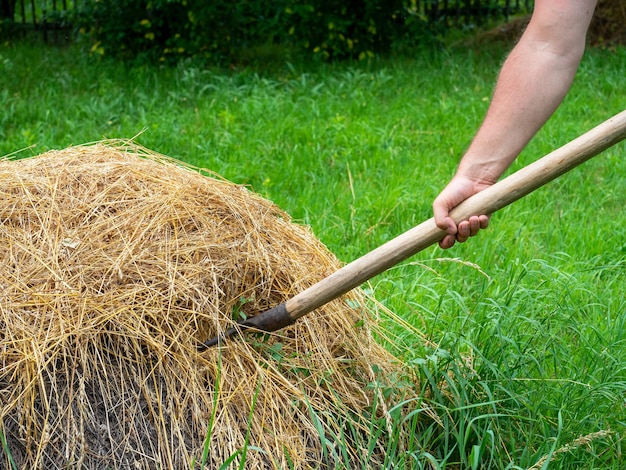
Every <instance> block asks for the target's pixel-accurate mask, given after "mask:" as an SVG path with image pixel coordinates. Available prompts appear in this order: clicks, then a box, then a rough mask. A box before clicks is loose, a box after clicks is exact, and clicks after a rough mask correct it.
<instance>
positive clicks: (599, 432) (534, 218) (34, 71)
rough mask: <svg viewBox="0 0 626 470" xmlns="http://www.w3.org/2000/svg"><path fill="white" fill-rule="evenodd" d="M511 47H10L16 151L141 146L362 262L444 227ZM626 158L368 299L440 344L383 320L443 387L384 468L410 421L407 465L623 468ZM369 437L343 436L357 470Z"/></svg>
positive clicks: (586, 108)
mask: <svg viewBox="0 0 626 470" xmlns="http://www.w3.org/2000/svg"><path fill="white" fill-rule="evenodd" d="M504 52H505V51H504V50H502V49H500V48H497V47H494V48H493V49H489V48H485V47H483V48H482V49H481V50H470V49H462V50H461V49H460V50H455V51H422V52H419V53H416V54H415V55H414V56H413V57H401V58H394V59H388V60H378V59H372V60H370V61H367V62H358V63H341V64H303V63H278V64H276V63H274V64H271V65H266V66H262V65H259V66H257V67H256V68H253V69H252V68H238V67H236V66H233V67H232V68H230V69H224V70H222V69H219V70H218V69H211V68H205V67H202V66H199V65H197V64H193V63H188V64H181V65H179V66H177V67H176V68H163V67H151V66H130V65H127V64H120V63H116V62H112V61H106V60H104V61H96V60H93V59H90V58H87V57H83V56H81V55H80V54H79V53H78V52H77V51H76V50H75V49H73V48H71V47H70V48H66V49H50V48H45V47H42V46H33V45H12V46H6V45H5V46H4V47H3V48H2V49H0V109H2V112H1V113H0V155H9V154H15V155H17V156H19V157H27V156H29V155H34V154H39V153H41V152H43V151H45V150H48V149H50V148H63V147H66V146H68V145H71V144H80V143H85V142H90V141H96V140H100V139H104V138H133V137H135V138H136V140H137V142H139V143H140V144H142V145H145V146H146V147H148V148H150V149H152V150H155V151H158V152H161V153H164V154H166V155H169V156H172V157H176V158H179V159H182V160H185V161H188V162H190V163H192V164H195V165H198V166H202V167H207V168H210V169H211V170H214V171H216V172H217V173H219V174H221V175H222V176H224V177H226V178H227V179H229V180H232V181H235V182H237V183H242V184H246V185H249V186H250V187H251V188H252V189H253V190H254V191H256V192H258V193H260V194H262V195H264V196H266V197H268V198H269V199H272V200H273V201H275V202H276V203H277V204H278V205H279V206H280V207H282V208H283V209H285V210H286V211H287V212H288V213H290V214H291V215H292V216H293V217H294V219H295V220H296V221H298V222H301V223H304V224H308V225H310V226H311V227H312V228H313V230H314V232H315V233H316V234H317V236H318V237H319V238H320V239H321V240H322V241H323V242H324V243H326V244H327V245H328V247H329V248H330V249H331V250H332V251H333V252H334V253H336V254H337V256H339V258H340V259H342V260H344V261H350V260H352V259H354V258H355V257H357V256H360V255H361V254H364V253H366V252H367V251H369V250H371V249H373V248H375V247H376V246H378V245H379V244H381V243H383V242H385V241H387V240H389V239H390V238H392V237H394V236H395V235H397V234H400V233H401V232H403V231H404V230H407V229H408V228H410V227H412V226H414V225H416V224H417V223H419V222H421V221H422V220H424V219H426V218H429V217H430V216H431V203H432V200H433V199H434V197H435V196H436V195H437V193H438V191H439V190H440V189H441V188H442V187H443V186H444V185H445V183H446V182H447V181H448V179H449V178H450V176H451V175H452V173H453V171H454V168H455V166H456V163H457V162H458V159H459V156H460V155H461V154H462V152H463V149H464V148H465V147H466V146H467V145H468V143H469V141H470V139H471V137H472V135H473V133H474V132H475V130H476V128H477V126H478V125H479V123H480V121H481V118H482V116H483V114H484V112H485V110H486V107H487V105H488V102H489V98H490V94H491V90H492V86H493V83H494V79H495V76H496V74H497V70H498V67H499V64H500V63H501V61H502V58H503V54H504ZM624 90H626V50H625V49H623V48H618V49H616V50H599V49H595V50H589V51H588V52H587V55H586V56H585V58H584V59H583V62H582V65H581V68H580V70H579V73H578V76H577V79H576V81H575V83H574V85H573V88H572V90H571V92H570V94H569V95H568V96H567V98H566V100H565V102H564V103H563V105H562V106H561V107H560V108H559V110H558V111H557V113H556V114H555V115H554V116H553V117H552V118H551V119H550V121H549V122H548V123H547V124H546V126H545V127H544V128H543V129H542V130H541V131H540V132H539V133H538V135H537V136H536V137H535V139H533V141H532V142H531V143H530V144H529V146H528V147H527V148H526V150H525V151H524V152H523V154H522V155H521V156H520V157H519V159H518V160H517V162H516V163H515V164H514V165H513V167H512V168H511V171H514V170H516V169H519V168H521V167H522V166H524V165H526V164H528V163H530V162H531V161H533V160H535V159H536V158H539V157H540V156H542V155H544V154H546V153H548V152H549V151H551V150H552V149H554V148H556V147H559V146H561V145H563V144H565V143H566V142H568V141H569V140H571V139H573V138H575V137H577V136H578V135H580V134H582V133H583V132H585V131H586V130H588V129H590V128H591V127H593V126H594V125H596V124H598V123H600V122H601V121H603V120H605V119H607V118H608V117H610V116H611V115H613V114H616V113H617V112H619V111H621V110H623V109H626V93H624ZM625 157H626V147H625V146H624V144H621V145H619V146H616V147H614V148H612V149H609V150H608V151H606V152H605V153H604V154H602V155H600V156H598V157H596V158H595V159H593V160H592V161H590V162H588V163H586V164H585V165H584V166H583V167H581V168H578V169H576V170H573V171H572V172H571V173H570V174H568V175H565V176H564V177H562V178H561V179H560V180H558V181H556V182H553V183H551V184H550V185H549V186H548V187H546V188H543V189H540V190H538V191H537V192H536V193H534V194H532V195H529V196H528V197H527V198H525V199H524V200H522V201H519V202H517V203H515V204H514V205H512V206H510V207H508V208H506V209H504V210H502V211H501V212H500V213H498V214H496V215H494V217H493V218H492V223H491V228H490V229H489V230H488V231H485V232H484V233H481V235H480V236H479V237H478V238H475V239H472V240H471V241H469V242H468V243H466V244H464V245H460V246H456V247H454V248H453V249H452V250H450V251H442V250H440V249H439V248H437V247H433V248H432V249H428V250H425V251H424V252H422V253H421V254H419V255H417V256H416V257H414V258H412V259H411V260H409V261H408V262H405V263H403V264H402V265H401V266H399V267H396V268H393V269H391V270H390V271H388V272H386V273H384V274H383V275H380V276H378V277H377V278H375V279H373V280H372V281H371V282H370V283H369V284H368V285H367V286H366V288H367V289H368V290H370V291H371V292H372V294H373V296H374V297H375V298H376V299H377V300H378V301H379V302H381V303H382V304H383V305H384V306H385V307H386V308H388V309H390V310H392V311H394V312H395V313H397V314H399V315H400V316H402V317H403V319H404V321H406V322H407V323H408V324H412V325H414V326H416V327H417V328H418V329H419V330H420V331H422V332H423V334H424V335H425V338H426V340H427V341H425V340H424V338H421V337H416V336H415V335H414V334H409V333H405V332H404V329H403V328H402V325H400V324H398V323H392V322H391V321H390V320H387V317H386V316H385V315H384V312H383V313H381V321H382V322H385V321H387V322H389V329H390V330H392V332H393V333H394V334H395V335H396V337H395V338H394V339H393V341H390V342H388V343H387V346H388V347H389V348H390V349H391V350H393V351H394V352H396V353H397V354H399V355H401V356H402V358H403V360H404V361H405V362H406V365H407V370H410V371H411V372H410V373H411V374H415V375H416V376H417V377H418V378H419V383H420V386H421V387H422V395H421V397H420V400H421V403H420V404H419V406H417V407H415V409H416V411H415V412H414V413H412V414H409V415H408V416H407V415H406V414H405V413H403V412H402V409H401V407H398V408H397V409H394V410H389V415H388V417H387V418H385V419H383V418H380V417H377V416H374V415H372V416H371V432H370V435H369V436H363V435H360V436H359V437H358V438H359V439H360V440H361V441H360V442H361V447H362V448H363V449H364V452H363V463H362V465H363V468H367V462H368V455H371V453H372V452H378V449H377V448H376V446H377V441H376V438H377V436H379V435H380V433H382V432H385V433H391V435H398V436H400V434H399V433H398V434H394V432H396V431H395V429H396V428H397V427H398V426H399V424H400V423H404V424H407V423H408V424H409V425H410V426H412V427H413V429H414V430H415V432H414V433H413V434H412V435H411V438H410V439H411V442H410V443H408V444H409V445H408V448H409V449H411V450H410V452H408V453H407V452H400V451H399V450H398V449H401V448H402V447H403V446H400V445H398V446H397V448H396V447H394V446H392V447H394V448H390V449H384V450H383V451H384V453H385V454H386V455H387V460H386V462H385V465H386V467H387V468H416V469H417V468H494V469H499V468H501V469H505V468H511V469H513V468H529V467H533V466H534V467H533V468H563V469H592V468H603V469H618V468H623V467H624V465H625V463H624V457H623V450H622V449H623V447H624V444H625V441H624V438H625V435H626V422H625V419H624V416H626V328H625V327H626V325H625V323H626V212H625V211H624V205H625V204H626V196H625V192H624V188H626V164H625V160H626V159H625ZM373 308H375V307H373ZM381 341H385V339H383V338H381ZM409 375H410V374H409ZM372 386H373V387H375V386H377V385H376V384H375V383H373V384H372ZM381 393H385V391H384V390H381ZM422 405H423V406H422ZM427 406H428V407H431V408H432V409H434V410H435V411H436V414H435V416H434V417H433V416H431V417H427V416H426V412H425V411H424V410H426V408H427ZM367 412H368V411H367V410H364V414H367ZM337 429H342V428H341V426H338V428H337ZM0 432H1V429H0ZM350 432H351V430H350V429H346V430H344V431H341V432H338V433H337V435H333V436H330V435H325V436H322V437H323V438H324V439H325V441H324V442H327V452H328V453H329V454H332V455H333V456H334V457H333V459H332V460H333V461H334V462H336V466H337V468H343V467H345V465H343V464H342V462H343V458H342V456H343V455H344V454H343V453H342V445H343V446H344V447H345V445H346V444H345V443H346V442H348V440H347V438H346V435H347V434H349V433H350ZM342 433H343V434H342ZM354 434H355V435H356V434H357V433H356V432H355V433H354ZM0 436H1V434H0ZM355 439H356V437H354V436H352V437H351V438H350V440H351V441H354V440H355ZM398 439H399V437H398ZM392 442H393V441H392ZM396 443H397V444H400V443H399V442H397V441H396ZM249 450H250V449H249ZM245 452H246V449H242V455H245ZM368 453H370V454H368ZM342 465H343V466H342Z"/></svg>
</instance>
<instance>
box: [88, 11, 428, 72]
mask: <svg viewBox="0 0 626 470" xmlns="http://www.w3.org/2000/svg"><path fill="white" fill-rule="evenodd" d="M78 26H79V30H80V31H81V33H82V34H83V35H86V36H87V37H89V38H90V40H91V41H92V43H93V48H92V49H93V51H95V52H97V53H100V54H107V55H116V56H122V57H127V56H137V55H148V56H151V58H153V59H157V60H161V61H171V60H176V59H178V58H180V57H186V56H201V57H209V58H212V59H217V60H223V59H227V58H231V57H233V56H236V55H237V54H238V52H240V51H241V50H244V49H250V48H251V47H265V46H269V45H276V44H281V45H284V46H288V47H292V48H295V49H303V50H306V51H309V52H310V53H312V54H314V55H315V56H319V57H321V58H324V59H327V58H345V57H352V58H364V57H367V56H371V55H373V54H375V53H380V52H386V51H388V50H390V48H391V47H392V45H394V44H398V43H399V42H404V43H406V42H407V41H413V42H419V41H424V40H426V39H427V38H429V37H432V31H433V28H432V27H429V26H428V21H427V18H426V17H425V16H423V15H422V16H420V15H419V14H417V9H416V8H411V4H410V2H408V3H407V2H406V0H349V1H341V0H277V1H274V2H264V1H260V0H242V1H238V2H231V1H229V0H215V1H211V2H205V1H203V0H90V1H87V2H85V3H83V4H82V6H81V7H80V9H79V11H78Z"/></svg>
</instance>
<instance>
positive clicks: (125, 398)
mask: <svg viewBox="0 0 626 470" xmlns="http://www.w3.org/2000/svg"><path fill="white" fill-rule="evenodd" d="M338 267H339V262H338V261H337V259H336V258H335V257H334V256H333V255H332V254H331V253H330V252H329V251H328V250H327V249H326V248H325V247H324V246H323V245H322V244H321V243H320V242H319V241H318V240H317V239H316V238H315V237H314V236H313V235H312V233H311V232H310V231H309V230H308V229H307V228H305V227H302V226H300V225H297V224H295V223H293V222H292V221H290V219H289V217H288V215H287V214H285V213H284V212H282V211H281V210H280V209H278V208H277V207H276V206H275V205H273V204H272V203H271V202H269V201H267V200H265V199H263V198H261V197H259V196H257V195H255V194H254V193H252V192H251V191H249V190H248V189H246V188H244V187H241V186H238V185H235V184H232V183H230V182H227V181H224V180H222V179H220V178H218V177H216V176H214V175H208V174H207V173H206V172H205V173H202V172H199V171H197V170H196V169H193V168H190V167H188V166H185V165H183V164H181V163H180V162H177V161H174V160H172V159H168V158H166V157H163V156H159V155H155V154H153V153H151V152H149V151H147V150H145V149H141V148H139V147H137V146H134V145H130V144H127V145H121V144H120V143H115V144H113V143H106V144H105V143H101V144H96V145H90V146H78V147H71V148H68V149H65V150H61V151H50V152H47V153H45V154H43V155H40V156H38V157H33V158H27V159H22V160H3V161H0V367H1V369H0V399H1V401H0V432H1V434H0V437H2V438H3V441H4V443H3V444H2V453H1V454H2V459H1V460H0V468H13V467H17V468H28V469H32V468H43V469H54V468H93V469H102V468H146V469H147V468H151V469H153V468H172V469H185V468H199V467H201V466H202V464H203V463H204V466H205V468H218V467H219V466H220V465H222V464H223V463H224V462H228V461H229V460H230V461H232V462H235V463H236V462H238V461H240V460H241V459H244V460H245V462H246V466H245V468H325V467H326V466H330V467H332V466H333V465H334V464H333V462H332V455H330V454H329V453H325V452H323V451H322V435H326V438H328V436H332V435H338V434H339V433H340V431H339V429H338V428H339V427H340V426H341V423H342V422H343V423H344V424H345V423H350V426H351V428H352V429H356V430H357V433H358V432H359V431H358V430H359V429H362V432H363V433H366V432H367V429H366V427H365V426H366V424H364V423H366V421H363V422H361V421H360V418H359V417H360V416H362V415H363V414H364V410H368V411H367V412H368V413H372V412H374V413H379V414H380V413H384V406H385V403H384V400H383V399H382V398H381V396H377V395H376V394H377V391H376V387H372V386H370V385H371V384H372V383H385V380H392V379H390V377H392V376H393V374H394V373H395V372H397V369H398V365H397V364H396V361H394V359H393V358H392V357H391V356H390V355H389V354H388V353H387V352H386V351H385V350H384V349H383V348H381V347H380V346H378V345H377V343H376V342H375V341H374V340H373V339H372V334H371V329H370V327H371V325H372V322H371V321H370V319H369V317H368V314H367V312H366V311H365V309H364V308H363V305H364V300H365V299H364V297H363V294H362V293H361V292H360V291H358V290H357V291H354V292H352V293H351V294H349V295H348V296H346V297H344V298H342V299H340V300H336V301H333V302H331V303H330V304H328V305H327V306H325V307H322V308H320V309H318V310H317V311H316V312H314V313H312V314H310V315H309V316H307V317H305V318H302V319H301V320H299V321H298V322H297V323H296V324H295V325H293V326H291V327H289V328H287V329H285V330H282V331H279V332H276V333H274V334H265V335H260V334H256V335H254V334H249V335H246V337H245V338H239V339H234V340H231V341H228V342H227V343H226V344H224V345H222V346H221V347H220V348H212V349H209V350H206V351H198V349H197V345H198V343H200V342H202V341H204V340H206V339H208V338H211V337H213V336H215V335H216V334H218V333H219V332H221V331H223V330H224V329H226V328H228V327H230V326H232V325H233V324H234V323H235V322H236V321H237V320H239V319H240V318H241V317H242V316H244V315H255V314H257V313H259V312H262V311H264V310H266V309H268V308H270V307H273V306H274V305H277V304H279V303H280V302H283V301H285V300H287V299H288V298H289V297H292V296H293V295H295V294H296V293H298V292H300V291H301V290H303V289H305V288H306V287H308V286H309V285H311V284H313V283H315V282H316V281H318V280H320V279H322V278H323V277H325V276H327V275H328V274H330V273H331V272H333V271H335V270H336V269H337V268H338ZM389 386H390V387H393V384H389ZM379 395H380V394H379ZM376 404H377V405H376ZM346 440H347V442H349V437H346ZM348 447H349V446H348ZM381 448H384V443H381ZM349 450H350V452H352V453H353V455H357V454H358V453H360V452H362V450H360V449H357V448H352V449H350V448H349ZM244 454H245V455H244ZM376 454H377V453H376V452H374V459H375V457H376ZM372 464H373V465H375V460H374V461H373V462H372Z"/></svg>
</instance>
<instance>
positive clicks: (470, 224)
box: [439, 215, 489, 249]
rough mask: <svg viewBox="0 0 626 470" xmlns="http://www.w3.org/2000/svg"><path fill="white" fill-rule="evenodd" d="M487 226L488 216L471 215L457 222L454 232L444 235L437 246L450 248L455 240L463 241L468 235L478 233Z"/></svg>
mask: <svg viewBox="0 0 626 470" xmlns="http://www.w3.org/2000/svg"><path fill="white" fill-rule="evenodd" d="M488 226H489V216H487V215H480V216H476V215H475V216H472V217H470V218H469V220H464V221H462V222H459V224H458V225H457V226H456V227H457V230H456V233H455V234H454V233H450V232H448V234H447V235H446V236H444V238H443V239H441V241H440V242H439V246H440V247H441V248H443V249H448V248H452V247H453V246H454V244H455V243H456V242H459V243H464V242H466V241H467V240H468V239H469V238H470V237H473V236H475V235H477V234H478V232H479V231H480V230H484V229H486V228H487V227H488Z"/></svg>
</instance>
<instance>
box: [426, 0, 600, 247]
mask: <svg viewBox="0 0 626 470" xmlns="http://www.w3.org/2000/svg"><path fill="white" fill-rule="evenodd" d="M596 1H597V0H536V1H535V9H534V12H533V15H532V18H531V20H530V23H529V24H528V27H527V28H526V31H525V32H524V34H523V35H522V37H521V38H520V40H519V42H518V43H517V45H516V46H515V47H514V48H513V50H512V51H511V53H510V55H509V56H508V57H507V59H506V60H505V62H504V64H503V66H502V69H501V70H500V74H499V76H498V80H497V82H496V87H495V90H494V93H493V97H492V101H491V104H490V105H489V109H488V110H487V114H486V116H485V119H484V121H483V123H482V125H481V127H480V128H479V130H478V132H477V134H476V136H475V137H474V139H473V141H472V143H471V145H470V147H469V148H468V150H467V152H466V153H465V155H464V156H463V158H462V159H461V162H460V163H459V167H458V169H457V171H456V174H455V175H454V177H453V178H452V179H451V180H450V182H449V183H448V185H447V186H446V187H445V188H444V190H443V191H442V192H441V193H440V194H439V196H437V198H436V199H435V201H434V202H433V213H434V216H435V222H436V223H437V226H438V227H439V228H441V229H443V230H445V231H446V232H447V235H446V236H445V237H444V238H443V239H442V240H441V241H440V242H439V246H441V248H451V247H452V246H453V245H454V244H455V242H457V241H458V242H465V241H466V240H467V239H468V238H470V237H472V236H474V235H476V234H477V233H478V232H479V231H480V230H481V229H486V228H487V227H488V225H489V215H488V214H477V215H475V216H472V217H470V218H469V219H468V220H464V221H462V222H460V223H459V224H458V226H457V224H456V223H455V222H454V221H453V220H452V219H451V218H450V217H449V215H448V214H449V211H450V210H452V208H454V207H456V206H457V205H458V204H460V203H461V202H462V201H464V200H465V199H467V198H468V197H470V196H472V195H473V194H475V193H477V192H479V191H482V190H483V189H485V188H487V187H488V186H491V185H492V184H494V183H495V182H496V181H497V180H498V178H499V177H500V176H501V175H502V173H504V171H505V170H506V169H507V168H508V167H509V165H510V164H511V163H512V162H513V161H514V160H515V158H516V157H517V155H518V154H519V153H520V152H521V151H522V149H523V148H524V147H525V146H526V144H527V143H528V142H529V141H530V139H531V138H532V137H533V136H534V135H535V133H536V132H537V131H538V130H539V129H540V128H541V126H543V124H544V123H545V122H546V121H547V120H548V118H549V117H550V116H551V115H552V114H553V113H554V111H555V110H556V108H557V107H558V106H559V105H560V104H561V102H562V101H563V98H564V97H565V95H566V94H567V92H568V91H569V89H570V87H571V84H572V82H573V80H574V76H575V74H576V70H577V69H578V65H579V63H580V60H581V59H582V56H583V53H584V51H585V38H586V34H587V29H588V27H589V23H590V21H591V17H592V15H593V11H594V9H595V6H596Z"/></svg>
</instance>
